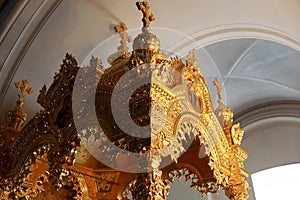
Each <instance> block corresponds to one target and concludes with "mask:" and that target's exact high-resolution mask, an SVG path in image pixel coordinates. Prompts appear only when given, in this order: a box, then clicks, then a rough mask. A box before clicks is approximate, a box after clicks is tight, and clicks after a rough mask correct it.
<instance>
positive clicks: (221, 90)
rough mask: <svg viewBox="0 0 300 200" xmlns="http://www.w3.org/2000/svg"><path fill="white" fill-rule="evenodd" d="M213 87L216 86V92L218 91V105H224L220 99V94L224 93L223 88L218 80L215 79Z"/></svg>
mask: <svg viewBox="0 0 300 200" xmlns="http://www.w3.org/2000/svg"><path fill="white" fill-rule="evenodd" d="M213 83H214V85H215V86H216V88H217V90H218V97H219V100H218V102H219V104H224V101H223V98H222V92H223V91H224V89H223V87H222V86H221V84H220V81H219V79H218V78H216V79H215V80H214V81H213Z"/></svg>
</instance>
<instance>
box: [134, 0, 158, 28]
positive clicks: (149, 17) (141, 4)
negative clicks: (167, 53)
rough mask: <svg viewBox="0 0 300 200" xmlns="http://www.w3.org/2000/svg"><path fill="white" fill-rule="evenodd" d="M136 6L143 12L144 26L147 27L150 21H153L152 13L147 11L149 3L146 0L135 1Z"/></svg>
mask: <svg viewBox="0 0 300 200" xmlns="http://www.w3.org/2000/svg"><path fill="white" fill-rule="evenodd" d="M136 6H137V8H138V9H139V10H140V11H142V13H143V23H144V28H146V29H147V28H149V26H150V22H152V21H154V20H155V18H154V15H153V14H152V13H151V12H150V11H149V8H150V6H149V4H148V2H147V1H138V2H136Z"/></svg>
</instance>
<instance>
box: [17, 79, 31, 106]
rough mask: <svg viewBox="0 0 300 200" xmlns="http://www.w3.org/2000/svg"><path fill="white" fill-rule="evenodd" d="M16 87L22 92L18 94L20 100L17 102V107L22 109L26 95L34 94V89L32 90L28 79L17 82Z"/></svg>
mask: <svg viewBox="0 0 300 200" xmlns="http://www.w3.org/2000/svg"><path fill="white" fill-rule="evenodd" d="M15 86H16V88H20V90H21V91H20V93H19V94H18V96H19V100H18V101H17V105H19V106H20V107H22V106H23V104H24V98H25V94H26V93H27V94H32V93H33V89H32V87H29V80H28V79H24V80H22V81H16V82H15Z"/></svg>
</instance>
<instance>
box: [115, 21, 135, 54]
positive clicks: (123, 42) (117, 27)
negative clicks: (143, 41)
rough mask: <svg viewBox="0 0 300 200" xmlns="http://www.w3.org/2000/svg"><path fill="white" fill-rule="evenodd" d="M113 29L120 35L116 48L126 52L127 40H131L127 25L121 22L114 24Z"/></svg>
mask: <svg viewBox="0 0 300 200" xmlns="http://www.w3.org/2000/svg"><path fill="white" fill-rule="evenodd" d="M114 29H115V31H116V32H117V33H119V35H120V37H121V41H120V43H121V45H120V46H119V47H118V48H117V49H118V51H120V52H121V53H127V52H128V50H129V49H128V47H127V42H132V37H131V36H130V35H128V33H127V32H126V31H127V26H126V24H124V23H121V24H120V25H115V26H114Z"/></svg>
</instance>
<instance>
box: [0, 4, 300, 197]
mask: <svg viewBox="0 0 300 200" xmlns="http://www.w3.org/2000/svg"><path fill="white" fill-rule="evenodd" d="M150 6H151V8H150V11H151V12H153V14H154V15H155V18H156V21H155V22H153V24H152V26H153V27H158V28H163V29H167V30H171V31H174V32H180V33H183V34H185V35H187V36H189V37H191V38H192V39H194V41H196V42H197V43H198V44H199V46H202V47H203V48H204V49H203V48H200V49H198V50H197V51H196V53H197V57H198V59H199V63H200V64H201V71H202V73H203V74H206V76H207V79H208V84H209V85H212V84H211V82H210V81H211V80H212V78H214V77H216V76H217V77H219V78H221V79H222V81H223V84H224V86H225V99H226V103H227V104H228V105H229V106H230V107H232V108H233V110H234V112H235V113H236V116H237V118H238V119H237V121H241V123H242V126H243V125H244V127H245V129H246V133H245V135H246V137H245V140H244V146H245V148H246V149H247V150H248V151H249V153H250V156H249V161H247V163H246V164H247V166H248V170H249V171H250V172H251V173H252V172H256V171H259V170H260V169H265V168H268V167H272V166H277V165H282V164H288V163H294V162H300V157H299V156H297V155H300V149H299V145H298V146H297V141H300V136H299V134H297V132H299V133H300V131H299V127H300V126H299V124H300V122H299V120H298V117H299V115H300V112H299V114H297V112H294V111H295V110H296V111H299V107H300V106H299V105H300V103H299V102H300V78H299V77H300V53H299V50H300V25H299V19H300V12H299V8H300V1H298V0H285V1H282V0H252V1H240V0H227V1H220V0H185V1H182V0H163V1H154V0H152V1H150ZM8 10H9V11H10V12H7V11H6V10H5V7H4V9H2V12H4V11H5V12H6V13H9V14H8V15H6V16H3V15H2V16H1V17H2V18H1V21H0V22H1V23H2V24H0V113H1V120H0V121H2V122H3V115H4V113H5V112H6V111H7V110H8V109H9V108H10V107H11V106H13V105H14V103H15V101H16V98H17V93H18V91H17V89H15V88H14V85H13V82H14V81H16V80H21V79H24V78H28V79H29V80H30V82H31V86H32V87H33V88H34V91H35V92H34V94H33V95H30V96H26V99H25V106H24V108H25V110H26V111H27V113H28V117H29V118H30V117H32V116H33V115H34V114H35V113H36V112H37V111H39V110H40V106H39V105H38V104H37V103H36V98H37V95H38V91H39V90H40V89H41V88H42V86H43V84H46V85H47V86H49V85H50V84H51V83H52V80H53V76H54V73H55V72H57V71H58V70H59V65H60V64H61V62H62V59H63V58H64V56H65V54H66V52H70V53H72V54H73V55H74V56H75V57H76V58H77V60H78V62H79V63H82V62H83V61H84V59H85V58H86V56H87V55H88V54H89V53H90V52H91V51H92V50H93V49H94V48H95V47H96V46H97V45H98V44H100V43H101V42H103V41H105V40H106V39H108V38H109V37H111V36H112V35H114V34H115V33H114V31H113V28H112V27H113V24H118V23H120V22H125V23H126V24H127V27H128V29H129V30H131V29H136V28H140V27H141V20H140V19H141V13H140V12H138V11H137V9H136V6H135V1H133V0H122V1H118V0H109V1H107V0H76V1H75V0H45V1H40V0H30V1H28V0H24V1H20V2H18V3H16V4H12V5H10V7H9V8H8ZM177 42H178V43H176V41H175V42H174V45H175V46H176V45H177V46H178V47H180V49H185V48H186V49H188V48H190V47H192V46H191V45H190V43H189V42H186V43H185V42H183V41H177ZM107 48H112V49H114V48H116V47H111V46H107ZM203 52H205V53H204V54H203ZM203 55H205V56H204V57H202V56H203ZM96 56H97V55H96ZM103 59H105V58H103ZM209 89H210V91H211V93H212V94H215V89H214V88H213V87H211V86H209ZM213 97H215V96H214V95H213ZM254 108H255V109H254ZM255 111H257V112H255ZM239 119H240V120H239ZM264 124H269V125H270V126H269V127H268V129H269V130H268V131H266V128H264ZM275 125H277V126H279V127H276V126H275ZM274 127H276V128H274ZM247 130H248V132H247ZM285 130H286V131H285ZM266 132H267V133H266ZM259 133H261V134H259ZM272 134H273V136H274V138H275V139H276V141H277V142H278V140H281V139H282V138H283V137H284V136H283V134H287V135H289V137H287V138H286V140H283V141H282V142H281V143H279V144H277V143H276V142H273V141H272V139H270V138H272ZM295 138H296V139H295ZM275 139H274V140H275ZM257 141H264V142H265V143H257ZM272 143H276V144H277V146H276V147H278V146H279V148H280V149H277V150H278V151H276V148H275V147H274V146H273V147H272ZM256 144H257V145H256ZM264 144H268V145H269V146H270V148H268V147H265V146H264ZM289 144H292V146H293V147H291V146H289ZM286 146H289V149H288V153H287V152H286V151H284V149H285V147H286ZM273 148H274V149H273ZM261 151H263V152H264V153H263V154H262V153H261ZM274 151H275V152H276V156H274V155H273V156H274V159H271V158H272V156H271V157H270V155H272V152H274ZM292 152H294V154H295V156H291V154H292ZM289 155H290V156H291V158H287V157H288V156H289ZM266 158H268V159H270V160H269V161H268V159H267V160H266ZM265 162H266V163H265ZM268 163H269V164H268ZM247 166H246V167H247ZM191 198H192V197H191ZM251 198H254V197H251ZM187 199H188V198H187Z"/></svg>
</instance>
